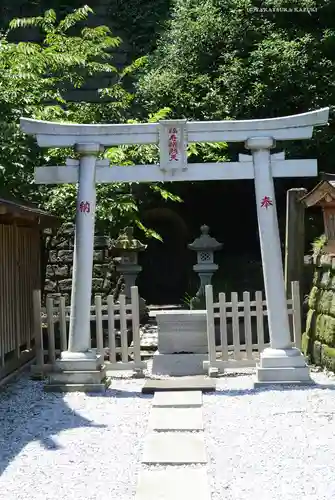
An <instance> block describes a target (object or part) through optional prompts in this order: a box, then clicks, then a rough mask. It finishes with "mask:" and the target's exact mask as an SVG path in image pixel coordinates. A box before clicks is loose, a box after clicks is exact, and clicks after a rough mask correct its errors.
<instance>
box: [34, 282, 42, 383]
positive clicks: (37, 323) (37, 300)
mask: <svg viewBox="0 0 335 500" xmlns="http://www.w3.org/2000/svg"><path fill="white" fill-rule="evenodd" d="M33 313H34V337H35V352H36V365H35V366H34V365H33V366H32V375H33V376H34V377H36V378H41V379H43V378H44V346H43V328H42V317H41V316H42V315H41V290H34V291H33Z"/></svg>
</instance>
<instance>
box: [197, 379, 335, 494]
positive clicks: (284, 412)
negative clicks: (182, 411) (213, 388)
mask: <svg viewBox="0 0 335 500" xmlns="http://www.w3.org/2000/svg"><path fill="white" fill-rule="evenodd" d="M313 378H314V379H315V381H317V382H318V383H319V384H323V386H319V387H318V388H315V387H314V388H312V387H304V388H301V387H300V388H299V387H295V388H292V387H291V388H290V389H287V390H279V389H278V387H277V388H275V387H272V388H267V389H263V390H262V389H256V390H253V389H252V379H251V377H250V375H249V376H239V377H231V378H225V379H220V380H219V383H218V390H219V392H217V393H216V394H212V395H204V397H203V401H204V405H203V411H204V423H205V437H206V445H207V450H208V455H209V475H210V481H211V487H212V500H252V499H255V500H256V499H257V500H293V499H294V500H332V499H334V498H335V420H334V414H335V383H334V379H333V380H331V379H329V378H327V377H326V376H325V375H324V374H322V373H317V374H315V373H314V374H313Z"/></svg>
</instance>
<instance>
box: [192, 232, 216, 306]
mask: <svg viewBox="0 0 335 500" xmlns="http://www.w3.org/2000/svg"><path fill="white" fill-rule="evenodd" d="M200 231H201V236H200V237H199V238H196V239H195V240H194V241H193V243H190V244H189V245H188V248H189V249H190V250H194V251H195V252H197V264H195V265H194V266H193V269H194V271H195V272H196V273H198V275H199V278H200V287H199V290H198V291H197V293H196V296H195V297H194V298H193V299H192V300H191V304H190V306H191V309H194V308H198V307H199V306H201V305H203V304H202V302H204V300H205V286H206V285H210V284H211V281H212V276H213V274H214V273H215V271H217V270H218V268H219V266H218V265H217V264H215V262H214V252H216V251H217V250H221V248H222V243H219V242H218V241H216V239H215V238H212V236H210V235H209V227H208V226H206V225H203V226H201V228H200Z"/></svg>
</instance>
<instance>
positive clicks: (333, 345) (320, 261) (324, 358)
mask: <svg viewBox="0 0 335 500" xmlns="http://www.w3.org/2000/svg"><path fill="white" fill-rule="evenodd" d="M313 271H314V274H313V283H312V289H311V291H310V293H309V298H308V312H307V319H306V330H305V333H304V334H303V339H302V347H303V351H304V353H305V355H307V356H308V357H309V358H310V361H311V362H313V363H315V364H317V365H320V366H323V367H325V368H327V369H329V370H331V371H335V255H329V254H325V253H323V252H322V249H318V250H316V251H315V253H314V255H313Z"/></svg>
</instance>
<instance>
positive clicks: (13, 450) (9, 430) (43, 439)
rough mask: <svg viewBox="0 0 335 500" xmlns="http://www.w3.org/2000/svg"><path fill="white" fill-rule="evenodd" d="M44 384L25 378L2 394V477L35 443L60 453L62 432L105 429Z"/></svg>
mask: <svg viewBox="0 0 335 500" xmlns="http://www.w3.org/2000/svg"><path fill="white" fill-rule="evenodd" d="M43 385H44V383H43V382H33V381H32V380H29V378H28V377H27V376H22V377H21V378H20V379H18V380H17V381H15V382H14V383H12V384H10V385H8V386H6V387H5V388H4V389H3V390H1V391H0V476H1V475H2V473H3V472H4V471H5V469H6V468H7V467H8V465H9V464H10V463H11V461H12V460H13V459H14V458H15V457H16V456H17V455H18V454H19V453H20V452H21V451H22V450H23V449H24V448H25V447H26V446H27V445H29V443H31V442H33V441H39V442H40V443H41V445H42V446H44V447H45V448H46V449H47V450H58V449H60V445H59V444H58V443H57V440H56V439H55V438H56V436H57V434H59V433H61V432H62V431H66V430H70V429H76V428H79V427H86V428H104V427H106V426H105V425H98V424H95V423H94V422H92V421H90V420H88V419H87V418H85V417H82V416H81V415H79V414H78V413H76V412H74V411H73V410H72V409H71V408H70V407H69V406H68V405H67V403H66V402H65V401H64V400H63V395H62V394H54V393H45V392H44V390H43Z"/></svg>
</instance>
